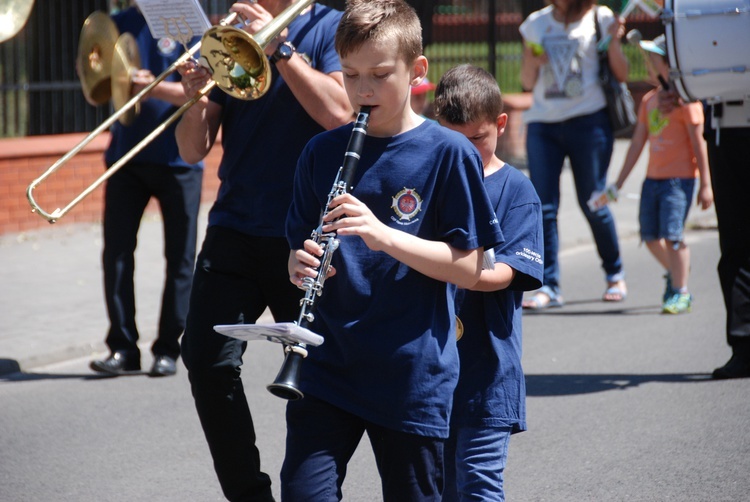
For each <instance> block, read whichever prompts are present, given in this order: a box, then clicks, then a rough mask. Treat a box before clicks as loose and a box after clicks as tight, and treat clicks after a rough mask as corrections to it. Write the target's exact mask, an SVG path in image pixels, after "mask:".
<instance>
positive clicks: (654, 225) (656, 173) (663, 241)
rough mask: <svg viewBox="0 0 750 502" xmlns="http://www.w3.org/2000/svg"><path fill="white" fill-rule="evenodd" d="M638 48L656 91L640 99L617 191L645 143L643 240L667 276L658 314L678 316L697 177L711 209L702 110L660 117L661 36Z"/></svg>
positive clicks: (695, 106) (686, 296) (684, 296)
mask: <svg viewBox="0 0 750 502" xmlns="http://www.w3.org/2000/svg"><path fill="white" fill-rule="evenodd" d="M641 48H642V49H643V50H644V54H645V56H646V61H647V63H648V64H647V68H648V73H649V77H650V79H651V80H652V81H653V83H655V84H656V85H657V88H656V89H654V90H652V91H650V92H649V93H647V94H646V95H645V96H644V97H643V100H642V102H641V105H640V107H639V109H638V123H637V124H636V127H635V130H634V131H633V137H632V139H631V143H630V148H629V149H628V153H627V155H626V157H625V162H624V163H623V165H622V169H621V170H620V175H619V176H618V178H617V182H616V183H615V186H616V188H617V190H620V189H621V188H622V185H623V183H625V179H626V178H627V177H628V175H629V174H630V172H631V171H632V169H633V166H634V165H635V163H636V161H637V160H638V157H640V155H641V152H642V151H643V147H644V146H645V144H646V141H648V142H649V159H648V169H647V172H646V179H645V180H644V182H643V187H642V191H641V206H640V215H639V222H640V227H641V239H642V240H643V241H644V242H645V243H646V246H647V247H648V249H649V251H650V252H651V254H653V255H654V258H656V260H657V261H658V262H659V263H660V264H661V265H662V266H663V267H664V268H665V269H666V270H667V273H666V279H667V287H666V290H665V291H664V295H663V298H662V301H663V305H662V312H663V313H665V314H680V313H683V312H690V310H691V308H692V302H693V297H692V295H691V294H690V292H689V291H688V274H689V271H690V250H689V249H688V247H687V245H686V244H685V242H684V241H683V230H684V226H685V220H686V219H687V215H688V211H689V210H690V201H691V200H692V198H693V193H694V191H695V181H696V178H697V177H698V176H700V185H699V188H698V197H697V203H698V204H700V206H701V208H702V209H704V210H705V209H708V208H709V207H711V204H712V203H713V192H712V190H711V178H710V175H709V171H708V157H707V153H706V143H705V140H704V139H703V105H702V104H701V103H699V102H696V103H687V104H682V105H681V106H678V107H676V108H675V109H674V110H673V111H671V112H670V113H669V114H668V115H663V114H662V113H661V112H660V111H659V109H658V92H659V91H660V90H661V89H662V85H665V83H666V77H667V75H668V71H667V70H668V64H667V62H666V44H665V37H664V35H661V36H659V37H657V38H655V39H654V40H653V41H650V40H644V41H642V42H641ZM660 76H661V80H658V79H659V77H660ZM658 81H661V82H662V84H659V83H658Z"/></svg>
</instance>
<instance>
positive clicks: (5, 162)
mask: <svg viewBox="0 0 750 502" xmlns="http://www.w3.org/2000/svg"><path fill="white" fill-rule="evenodd" d="M85 136H86V135H85V134H65V135H59V136H33V137H28V138H16V139H0V234H4V233H8V232H22V231H26V230H32V229H37V228H44V227H46V226H47V225H49V223H47V220H45V219H44V218H42V217H40V216H39V215H37V214H34V213H32V212H31V205H30V204H29V202H28V200H27V198H26V189H27V187H28V186H29V185H30V184H31V182H32V181H34V180H35V179H37V178H38V177H39V176H41V175H42V173H44V172H45V171H46V170H47V169H48V168H49V167H50V166H52V165H53V164H54V163H55V162H56V161H57V160H58V159H59V158H61V157H62V156H64V155H65V154H66V153H67V152H68V151H70V150H71V149H73V148H74V147H75V146H76V145H78V143H80V142H81V141H82V140H83V138H84V137H85ZM108 144H109V135H108V134H102V135H100V136H99V137H97V138H96V139H94V140H93V141H92V142H91V143H90V144H89V145H87V146H86V148H84V149H83V150H82V151H81V152H80V153H79V154H78V155H76V156H75V157H73V158H72V159H71V160H70V161H68V163H66V164H65V165H63V166H62V167H60V168H59V169H58V170H57V171H55V173H53V174H52V175H50V176H49V177H48V178H47V179H46V180H44V181H43V182H42V183H41V184H40V185H39V186H38V187H37V188H35V189H34V190H33V196H34V199H35V200H36V202H37V204H38V205H39V206H40V207H41V208H42V209H43V210H44V211H46V212H48V213H51V212H53V211H54V210H55V209H57V208H58V207H64V206H66V205H67V204H68V203H69V202H70V201H72V200H73V199H74V198H75V197H76V196H77V195H78V194H80V193H81V192H82V191H83V190H85V189H86V187H88V186H89V185H90V184H91V183H93V182H94V181H95V180H96V179H97V178H98V177H99V176H101V175H102V173H103V172H104V149H105V148H106V147H107V145H108ZM221 153H222V150H221V143H220V139H219V140H217V143H216V146H214V148H213V150H212V151H211V153H209V155H208V157H207V158H206V161H205V164H206V172H205V175H204V177H203V196H202V199H203V202H204V203H210V202H212V201H213V200H214V199H215V197H216V191H217V189H218V186H219V180H218V178H217V176H216V171H217V168H218V165H219V159H220V158H221ZM103 188H104V187H103V186H100V187H99V188H97V189H96V190H95V191H94V192H92V193H91V194H90V195H88V196H87V197H86V198H85V199H83V200H82V201H81V202H80V203H79V204H78V205H76V206H75V207H74V208H73V209H71V210H70V212H69V213H67V214H66V215H65V216H64V217H63V218H62V219H60V221H59V222H57V223H55V225H64V224H66V223H75V222H97V221H101V214H102V197H103ZM147 211H158V207H157V205H156V203H155V201H151V203H150V204H149V206H148V208H147Z"/></svg>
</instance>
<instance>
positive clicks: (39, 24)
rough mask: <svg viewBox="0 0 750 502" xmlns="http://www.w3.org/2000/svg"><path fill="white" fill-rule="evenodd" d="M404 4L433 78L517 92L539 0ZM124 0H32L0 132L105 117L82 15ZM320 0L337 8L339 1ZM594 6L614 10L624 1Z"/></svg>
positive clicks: (213, 7)
mask: <svg viewBox="0 0 750 502" xmlns="http://www.w3.org/2000/svg"><path fill="white" fill-rule="evenodd" d="M408 1H409V2H410V3H411V4H412V5H413V6H414V7H415V9H416V10H417V12H418V13H419V15H420V19H421V20H422V24H423V30H424V33H423V34H424V40H425V46H426V48H425V52H426V54H427V56H428V58H429V60H430V64H431V69H430V72H429V75H430V78H432V79H434V80H437V79H438V78H439V77H440V75H442V73H443V72H444V71H445V70H447V69H448V68H450V67H451V66H454V65H456V64H460V63H467V62H468V63H473V64H477V65H480V66H483V67H485V68H486V69H488V70H489V71H490V72H491V73H493V74H494V75H496V77H497V79H498V81H499V82H500V83H501V88H502V89H503V91H504V92H506V93H507V92H516V91H520V83H519V81H518V71H519V68H520V57H521V40H520V35H519V33H518V25H519V24H520V23H521V21H522V20H523V19H524V18H525V17H526V16H527V15H528V14H529V13H530V12H532V11H534V10H537V9H539V8H541V7H542V6H543V5H544V3H545V2H544V0H494V1H493V0H436V1H429V0H408ZM122 3H127V1H123V0H114V1H113V0H69V1H65V2H61V1H60V0H35V5H34V8H33V11H32V13H31V16H30V17H29V20H28V22H27V24H26V26H25V27H24V28H23V29H22V30H21V32H20V33H19V34H18V35H17V36H15V37H14V38H12V39H10V40H8V41H6V42H4V43H2V44H0V137H19V136H31V135H42V134H62V133H71V132H85V131H90V130H92V129H94V128H95V127H97V126H98V125H99V124H100V123H102V122H103V121H104V120H105V119H106V118H107V117H108V116H109V115H110V113H111V110H110V107H109V106H107V105H104V106H98V107H94V106H91V105H90V104H88V103H87V102H86V101H85V99H84V97H83V94H82V92H81V85H80V82H79V80H78V78H77V76H76V72H75V59H76V53H77V48H78V38H79V35H80V29H81V27H82V25H83V22H84V20H85V19H86V17H87V16H88V15H89V14H90V13H91V12H93V11H95V10H102V11H105V12H110V11H111V9H112V8H113V6H114V8H117V6H118V4H122ZM200 3H201V4H202V6H203V8H204V9H205V11H206V13H207V14H208V15H209V17H210V18H212V20H214V19H218V18H219V17H221V16H223V15H224V14H226V13H227V12H228V9H229V6H230V5H231V4H232V3H233V2H232V0H201V2H200ZM320 3H323V4H327V5H332V6H334V7H337V8H342V7H343V5H344V0H329V1H321V2H320ZM599 3H601V4H607V5H609V6H611V7H612V8H613V9H614V10H619V8H620V4H621V3H623V2H621V1H620V0H611V1H601V2H599ZM491 19H494V20H495V22H494V23H492V22H489V20H491ZM636 24H637V23H636ZM641 25H642V26H640V25H639V26H638V27H639V28H640V29H641V32H642V33H643V34H644V37H646V38H649V37H651V36H654V35H655V32H656V31H659V30H660V29H662V28H661V24H660V23H657V22H651V21H647V22H645V23H644V22H641ZM629 27H631V26H630V23H629ZM636 64H637V61H636ZM631 73H632V72H631Z"/></svg>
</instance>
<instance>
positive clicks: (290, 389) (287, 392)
mask: <svg viewBox="0 0 750 502" xmlns="http://www.w3.org/2000/svg"><path fill="white" fill-rule="evenodd" d="M303 359H304V357H303V356H302V355H301V354H299V353H298V352H294V351H289V352H287V354H286V357H284V364H282V365H281V369H280V370H279V374H278V375H276V379H275V380H274V381H273V383H270V384H268V385H267V386H266V389H268V391H269V392H270V393H271V394H273V395H274V396H276V397H280V398H282V399H286V400H289V401H296V400H297V399H302V398H303V397H305V395H304V394H303V393H302V391H301V390H299V371H300V368H301V367H302V366H301V364H302V360H303Z"/></svg>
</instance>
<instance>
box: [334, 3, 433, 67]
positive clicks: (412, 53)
mask: <svg viewBox="0 0 750 502" xmlns="http://www.w3.org/2000/svg"><path fill="white" fill-rule="evenodd" d="M384 40H385V41H388V42H390V43H392V44H394V46H396V47H397V48H398V52H399V55H400V56H402V57H403V58H404V59H405V60H406V62H407V63H411V62H412V61H414V60H415V59H417V58H418V57H419V56H421V55H422V26H421V25H420V23H419V17H418V16H417V13H416V12H415V11H414V9H413V8H412V7H411V6H410V5H409V4H407V3H406V2H404V1H403V0H347V2H346V9H345V10H344V15H343V17H342V18H341V22H340V23H339V26H338V28H337V29H336V42H335V44H336V45H335V47H336V52H338V54H339V57H342V58H343V57H346V56H347V55H348V54H350V53H351V52H353V51H356V50H357V49H359V48H360V47H362V45H363V44H364V43H365V42H369V41H375V42H380V41H384Z"/></svg>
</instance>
